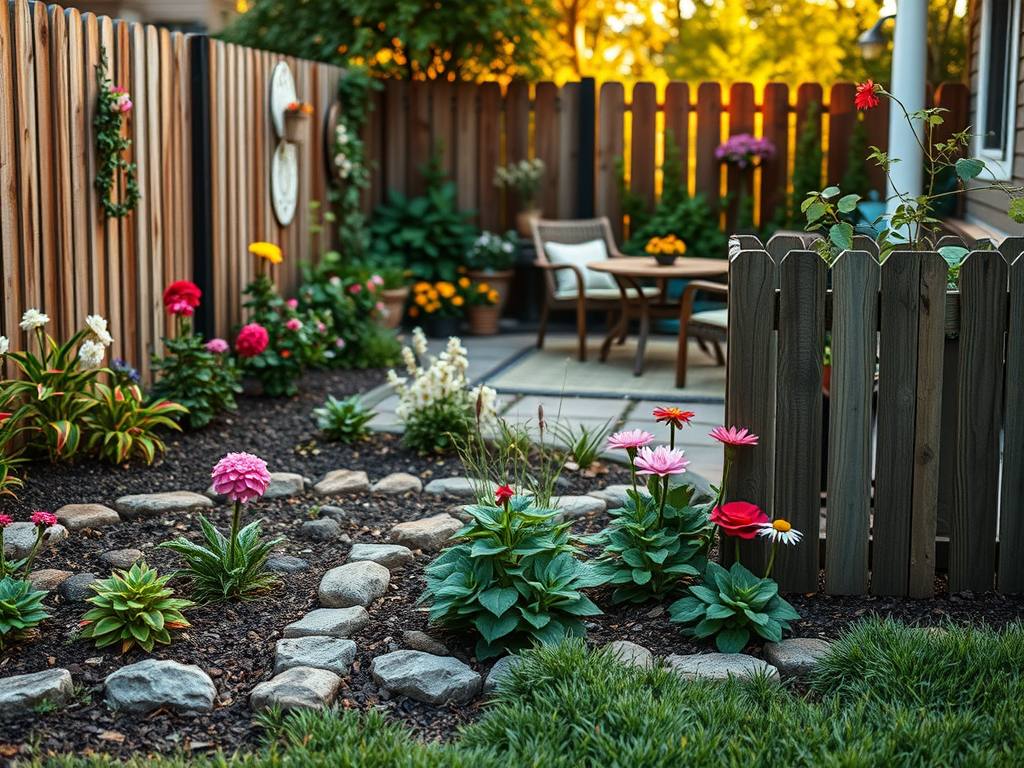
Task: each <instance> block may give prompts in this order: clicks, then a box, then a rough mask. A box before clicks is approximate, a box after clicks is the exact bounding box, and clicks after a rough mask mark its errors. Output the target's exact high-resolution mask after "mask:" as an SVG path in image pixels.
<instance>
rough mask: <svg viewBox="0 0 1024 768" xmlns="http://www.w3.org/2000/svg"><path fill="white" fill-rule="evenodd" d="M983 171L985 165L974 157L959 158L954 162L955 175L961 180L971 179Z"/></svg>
mask: <svg viewBox="0 0 1024 768" xmlns="http://www.w3.org/2000/svg"><path fill="white" fill-rule="evenodd" d="M984 170H985V163H983V162H982V161H981V160H978V159H977V158H974V157H961V158H960V159H959V160H957V161H956V175H957V176H958V177H960V179H961V180H963V181H966V180H967V179H973V178H975V177H976V176H978V175H979V174H980V173H981V172H982V171H984Z"/></svg>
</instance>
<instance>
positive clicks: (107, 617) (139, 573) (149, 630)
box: [81, 562, 193, 653]
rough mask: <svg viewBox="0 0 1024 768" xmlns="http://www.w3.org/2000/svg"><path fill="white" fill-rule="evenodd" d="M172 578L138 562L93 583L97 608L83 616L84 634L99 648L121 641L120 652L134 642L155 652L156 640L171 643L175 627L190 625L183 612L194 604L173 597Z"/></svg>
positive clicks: (94, 601)
mask: <svg viewBox="0 0 1024 768" xmlns="http://www.w3.org/2000/svg"><path fill="white" fill-rule="evenodd" d="M170 579H171V576H169V575H168V576H158V575H157V572H156V571H155V570H153V569H151V568H149V566H147V565H146V564H145V563H144V562H139V563H135V565H133V566H132V567H131V569H130V570H129V571H127V572H126V571H115V572H114V575H112V576H111V577H110V578H109V579H104V580H103V581H100V582H99V583H97V584H93V585H92V589H94V590H95V591H96V594H95V595H94V596H93V597H90V598H88V599H87V602H89V603H91V604H92V605H94V606H96V607H95V608H92V609H91V610H89V611H87V612H86V613H85V615H84V616H82V621H81V625H82V637H84V638H87V639H91V640H93V641H94V642H95V643H96V647H97V648H104V647H106V646H108V645H113V644H114V643H120V644H121V653H125V652H126V651H128V649H130V648H131V647H132V646H135V645H138V646H139V647H140V648H142V649H143V650H145V651H146V652H152V650H153V646H154V645H156V644H157V643H160V644H162V645H168V644H170V642H171V631H172V630H177V629H184V628H185V627H188V626H191V625H190V624H189V623H188V621H187V620H186V619H185V617H184V616H183V615H182V614H181V611H182V609H183V608H188V607H190V606H192V605H193V603H192V602H190V601H188V600H182V599H180V598H176V597H173V595H174V590H173V589H171V588H170V587H168V586H167V582H168V581H169V580H170Z"/></svg>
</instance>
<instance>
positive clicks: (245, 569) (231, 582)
mask: <svg viewBox="0 0 1024 768" xmlns="http://www.w3.org/2000/svg"><path fill="white" fill-rule="evenodd" d="M212 477H213V491H214V493H216V494H217V495H219V496H226V497H227V498H228V499H230V500H231V501H232V502H233V506H232V515H231V533H230V535H229V536H227V537H225V536H224V535H223V534H222V533H221V532H220V531H218V530H217V529H216V528H214V527H213V526H212V525H211V524H210V522H209V521H208V520H207V519H206V518H205V517H202V516H200V517H199V526H200V528H202V533H203V543H202V544H194V543H192V542H191V541H188V540H187V539H178V540H177V541H169V542H165V543H163V544H161V545H160V546H162V547H167V548H168V549H171V550H174V551H175V552H177V553H178V554H179V555H181V556H182V557H183V558H184V559H185V562H186V566H185V568H183V569H182V570H181V571H179V572H178V575H181V576H186V577H188V578H189V579H190V580H191V581H192V594H193V597H195V599H196V600H197V601H198V602H200V603H212V602H217V601H220V600H231V599H236V598H247V597H249V596H250V595H253V594H255V593H258V592H263V591H266V590H267V589H269V588H270V587H272V586H274V585H276V584H277V581H278V580H277V578H276V577H275V576H274V575H273V574H272V573H270V572H268V571H267V570H266V565H267V559H268V558H269V557H270V552H271V550H273V548H274V547H275V546H277V545H278V544H279V543H280V542H281V541H283V539H273V540H269V541H268V540H264V539H263V538H262V532H261V530H260V522H259V521H258V520H254V521H253V522H251V523H249V524H248V525H247V526H245V527H244V528H241V529H239V526H240V525H241V517H242V505H243V504H246V503H248V502H250V501H253V500H255V499H258V498H261V497H262V496H263V494H264V493H266V490H267V488H268V487H269V485H270V472H268V471H267V462H265V461H264V460H263V459H261V458H259V457H258V456H253V455H252V454H251V453H229V454H228V455H227V456H225V457H224V458H223V459H221V460H220V461H219V462H217V465H216V466H215V467H214V468H213V474H212Z"/></svg>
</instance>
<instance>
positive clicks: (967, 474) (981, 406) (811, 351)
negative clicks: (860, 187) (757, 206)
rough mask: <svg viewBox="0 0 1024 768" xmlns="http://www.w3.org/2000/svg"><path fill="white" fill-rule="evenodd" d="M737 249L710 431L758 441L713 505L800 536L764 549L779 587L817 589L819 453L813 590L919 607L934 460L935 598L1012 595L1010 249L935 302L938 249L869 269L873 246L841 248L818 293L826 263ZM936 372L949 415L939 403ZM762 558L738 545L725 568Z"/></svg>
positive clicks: (981, 262) (1016, 414)
mask: <svg viewBox="0 0 1024 768" xmlns="http://www.w3.org/2000/svg"><path fill="white" fill-rule="evenodd" d="M951 240H952V239H950V238H947V239H945V241H944V243H943V244H949V243H950V242H951ZM961 245H963V243H962V242H961ZM741 246H742V250H741V251H740V252H739V253H738V254H737V255H736V256H734V257H733V259H732V261H731V263H730V269H729V284H730V291H729V359H728V377H727V381H728V389H727V393H726V414H727V416H726V419H727V421H728V422H729V423H730V424H736V425H737V426H746V427H749V428H750V429H752V430H753V431H754V432H756V433H757V434H759V435H760V437H761V440H760V442H759V444H758V445H757V446H756V447H752V448H743V449H741V450H740V452H739V457H738V459H737V461H736V465H735V467H734V468H733V473H732V475H731V478H735V479H734V481H733V482H732V484H731V485H730V489H729V496H730V500H745V501H749V502H752V503H755V504H758V505H759V506H761V507H762V508H763V509H764V510H765V511H766V512H767V513H768V514H769V515H770V516H772V517H773V518H774V517H775V516H778V517H782V518H784V519H786V520H788V521H790V522H791V523H792V524H793V526H794V527H795V528H796V529H798V530H800V531H802V532H803V533H804V534H805V539H804V541H803V542H802V543H801V544H800V545H797V546H794V547H785V548H783V550H782V551H781V552H780V553H779V558H778V560H777V570H776V572H775V575H776V577H777V579H778V581H779V585H780V588H781V589H782V590H784V591H791V592H813V591H816V590H817V588H818V580H819V566H820V562H819V547H818V546H816V544H817V541H816V539H817V534H818V532H819V521H820V520H821V519H822V509H823V505H822V497H821V493H820V492H821V490H822V488H821V474H820V471H819V462H821V461H822V457H823V455H824V457H825V459H824V460H825V461H826V462H827V467H828V472H827V478H828V479H827V496H826V497H825V501H826V503H825V505H824V510H825V511H824V524H823V526H822V530H823V532H824V534H825V547H824V573H825V590H826V591H827V592H830V593H832V594H866V593H867V592H868V591H869V588H870V591H871V592H872V593H873V594H878V595H911V596H916V597H930V596H932V595H933V594H934V583H935V570H936V538H937V537H936V534H937V521H936V510H937V509H939V508H940V504H939V499H940V496H941V495H942V494H943V493H944V491H943V485H944V481H945V478H943V477H942V476H941V473H940V471H939V465H940V456H942V455H944V454H948V455H949V460H950V461H951V466H952V467H953V473H952V491H951V497H950V512H949V520H948V526H949V536H948V567H949V588H950V590H951V591H952V592H959V591H963V590H972V591H975V592H984V591H990V590H992V589H993V588H995V587H996V586H998V588H999V589H1000V590H1002V591H1008V592H1020V591H1024V506H1022V503H1021V502H1022V499H1024V449H1022V448H1021V446H1022V445H1024V416H1022V414H1021V408H1020V405H1021V403H1022V402H1024V399H1022V391H1021V387H1022V384H1021V379H1022V377H1021V372H1022V371H1024V238H1020V237H1014V238H1007V239H1006V241H1005V242H1004V243H1003V244H1002V245H1001V246H1000V248H999V250H978V249H975V250H973V251H972V252H971V253H970V254H969V255H968V256H967V258H966V260H965V261H964V263H963V265H962V267H961V270H960V281H959V291H958V292H952V293H950V294H948V295H947V287H946V286H947V265H946V262H945V261H944V260H943V258H942V257H941V256H940V255H939V254H938V253H922V252H912V251H906V252H895V253H892V254H890V255H889V256H888V258H886V259H885V261H884V262H883V263H882V264H879V262H878V250H877V247H876V246H875V245H874V243H873V242H872V241H870V240H869V239H867V238H862V237H858V238H856V241H855V250H852V251H847V252H845V253H843V254H842V255H840V256H839V258H838V259H837V260H836V262H835V264H834V266H833V268H832V270H831V287H830V288H828V289H826V282H827V280H828V277H829V275H828V269H827V268H826V266H825V263H824V262H823V261H822V260H821V259H820V257H818V256H817V254H816V253H815V252H814V251H808V250H803V248H804V247H805V246H803V245H801V244H799V243H798V242H793V239H792V238H781V237H779V238H773V240H771V241H769V243H768V244H767V246H762V245H761V244H760V243H759V242H757V241H756V240H755V239H753V238H744V239H743V241H742V243H741ZM964 247H967V246H966V245H965V246H964ZM972 247H975V248H976V246H972ZM826 331H830V333H831V343H832V375H831V390H830V398H829V406H828V411H827V412H828V417H829V420H830V428H829V430H828V441H827V444H826V445H824V446H823V430H822V418H821V415H822V412H823V409H822V405H823V394H822V353H823V350H824V343H825V338H826ZM947 356H954V357H955V359H953V360H946V359H945V358H946V357H947ZM949 363H952V365H951V366H950V365H949ZM876 364H877V368H876ZM950 369H951V370H952V372H953V374H955V375H954V380H953V381H952V382H948V383H947V385H951V386H954V387H955V393H956V397H955V399H954V400H953V401H952V402H953V406H954V411H955V412H953V413H949V412H944V411H943V397H942V393H943V385H944V382H943V376H944V371H946V370H950ZM947 375H948V374H947ZM1004 413H1005V418H1004ZM823 447H824V448H825V451H824V452H823V450H822V449H823ZM940 540H941V538H940ZM764 554H765V552H764V548H763V544H755V545H754V546H751V547H747V548H746V549H744V550H743V554H742V557H743V561H744V563H745V564H749V565H752V566H753V567H754V568H755V570H756V569H757V568H758V567H763V565H762V563H763V557H764Z"/></svg>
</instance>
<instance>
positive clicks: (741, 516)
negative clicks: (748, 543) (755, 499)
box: [711, 501, 770, 539]
mask: <svg viewBox="0 0 1024 768" xmlns="http://www.w3.org/2000/svg"><path fill="white" fill-rule="evenodd" d="M711 522H712V523H715V524H716V525H718V527H719V528H721V529H722V532H723V533H726V534H728V535H730V536H739V537H740V538H741V539H752V538H754V537H755V536H756V535H757V532H758V531H759V530H761V526H762V525H764V524H765V523H767V522H770V521H769V520H768V515H766V514H765V513H764V512H762V511H761V508H760V507H759V506H757V505H756V504H750V503H749V502H746V501H731V502H729V503H728V504H723V505H722V506H720V507H715V508H714V510H712V512H711Z"/></svg>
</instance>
